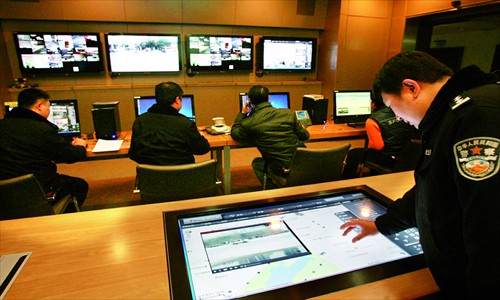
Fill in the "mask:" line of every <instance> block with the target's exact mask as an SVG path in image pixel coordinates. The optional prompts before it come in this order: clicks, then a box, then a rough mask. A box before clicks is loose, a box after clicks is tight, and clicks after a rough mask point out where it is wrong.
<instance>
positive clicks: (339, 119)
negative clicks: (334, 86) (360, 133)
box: [333, 90, 372, 124]
mask: <svg viewBox="0 0 500 300" xmlns="http://www.w3.org/2000/svg"><path fill="white" fill-rule="evenodd" d="M344 93H369V95H370V99H372V97H371V95H372V94H371V91H370V90H337V91H333V122H334V123H335V124H346V123H347V124H359V123H364V122H365V121H366V119H368V118H369V117H370V115H371V114H372V112H371V108H370V113H367V114H359V115H348V116H342V115H340V116H339V115H338V113H337V101H338V98H337V95H338V94H344Z"/></svg>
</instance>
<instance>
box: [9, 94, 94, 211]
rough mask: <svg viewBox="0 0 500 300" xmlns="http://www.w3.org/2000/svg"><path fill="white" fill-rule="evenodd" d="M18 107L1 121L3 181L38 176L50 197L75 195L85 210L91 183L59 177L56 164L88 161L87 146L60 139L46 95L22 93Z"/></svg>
mask: <svg viewBox="0 0 500 300" xmlns="http://www.w3.org/2000/svg"><path fill="white" fill-rule="evenodd" d="M17 105H18V107H16V108H14V109H13V110H12V111H10V112H8V113H7V114H6V115H5V118H4V119H3V120H0V179H9V178H14V177H18V176H21V175H26V174H34V175H35V177H36V178H37V179H38V181H39V182H40V184H41V185H42V186H43V188H44V190H45V191H46V192H47V194H51V193H56V199H59V198H60V197H63V196H66V195H69V194H70V195H73V196H75V197H76V199H77V201H78V204H79V205H80V206H81V205H82V204H83V202H84V201H85V198H86V197H87V192H88V188H89V187H88V184H87V182H86V181H85V180H83V179H82V178H78V177H72V176H68V175H63V174H58V173H57V165H56V162H64V163H74V162H77V161H81V160H85V158H86V157H87V150H86V149H85V147H86V146H87V142H86V141H85V140H83V139H80V138H75V139H74V140H73V142H72V143H69V142H66V141H65V140H64V139H63V138H61V137H60V136H59V134H58V133H57V131H58V128H57V126H56V125H54V124H52V123H51V122H49V121H48V120H47V118H48V116H49V114H50V102H49V94H48V93H46V92H45V91H43V90H40V89H36V88H29V89H25V90H22V91H21V92H20V93H19V96H18V99H17ZM71 211H75V208H74V207H73V205H68V208H67V209H66V212H71Z"/></svg>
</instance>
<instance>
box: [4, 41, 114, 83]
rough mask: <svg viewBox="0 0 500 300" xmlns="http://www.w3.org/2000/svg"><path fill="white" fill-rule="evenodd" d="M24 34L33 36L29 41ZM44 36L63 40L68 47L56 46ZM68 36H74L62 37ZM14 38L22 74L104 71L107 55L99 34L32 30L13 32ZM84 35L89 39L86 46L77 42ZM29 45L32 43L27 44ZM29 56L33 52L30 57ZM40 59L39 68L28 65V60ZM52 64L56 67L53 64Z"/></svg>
mask: <svg viewBox="0 0 500 300" xmlns="http://www.w3.org/2000/svg"><path fill="white" fill-rule="evenodd" d="M22 36H24V37H27V36H30V41H29V42H28V40H22V39H21V37H22ZM43 36H54V37H55V38H56V39H57V40H56V41H58V42H60V43H61V42H64V46H65V47H66V48H65V47H62V49H61V47H57V45H56V44H55V42H52V43H51V44H47V42H46V41H45V39H44V37H43ZM65 36H72V38H71V41H69V40H65V39H62V37H65ZM86 37H89V39H86ZM13 38H14V45H15V48H16V52H17V58H18V61H19V70H20V71H21V73H22V74H23V75H33V76H34V75H42V74H78V73H97V72H102V71H104V62H103V60H104V54H103V52H102V49H101V47H102V44H101V38H100V34H99V33H95V32H94V33H92V32H36V31H33V32H31V31H30V32H14V33H13ZM82 38H83V39H86V42H85V46H82V47H76V45H75V42H80V41H81V39H82ZM35 43H36V45H35ZM28 44H30V45H31V46H30V47H27V46H28ZM71 46H74V47H71ZM54 47H56V48H54ZM33 49H35V50H33ZM30 55H32V57H31V59H30ZM37 59H38V60H39V63H38V67H28V64H29V61H34V62H36V60H37ZM42 64H47V66H46V67H42ZM50 64H52V65H54V67H51V66H50Z"/></svg>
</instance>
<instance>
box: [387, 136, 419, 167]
mask: <svg viewBox="0 0 500 300" xmlns="http://www.w3.org/2000/svg"><path fill="white" fill-rule="evenodd" d="M421 153H422V141H421V140H410V141H409V142H408V144H407V145H406V146H405V147H404V148H403V151H401V154H399V156H398V158H397V160H396V164H395V165H394V168H393V169H392V172H393V173H394V172H404V171H411V170H415V167H416V165H417V161H418V159H419V158H420V154H421Z"/></svg>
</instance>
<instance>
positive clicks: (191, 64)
mask: <svg viewBox="0 0 500 300" xmlns="http://www.w3.org/2000/svg"><path fill="white" fill-rule="evenodd" d="M227 38H230V39H241V45H242V47H241V49H236V51H239V53H240V54H238V53H230V54H229V57H231V58H230V59H223V58H222V54H221V52H219V53H217V51H219V50H220V49H219V50H217V49H212V48H211V46H210V45H209V46H208V48H207V49H206V50H205V51H207V53H203V54H212V55H215V57H214V58H213V59H210V60H211V64H206V63H205V64H197V63H196V62H195V59H194V56H195V55H197V54H199V53H196V52H197V51H199V49H200V48H199V46H198V47H195V46H196V43H198V42H199V40H200V39H204V40H205V42H207V41H206V40H207V39H209V40H210V39H217V40H218V39H227ZM208 43H209V44H210V42H208ZM191 49H197V50H191ZM231 49H232V48H231ZM242 49H246V50H245V51H243V52H242ZM246 52H249V53H246ZM219 55H221V56H220V57H219ZM225 55H227V53H225ZM233 55H234V56H235V57H236V58H232V56H233ZM243 56H245V57H246V58H245V59H241V58H242V57H243ZM248 56H249V57H248ZM186 58H187V68H188V71H189V72H190V73H197V72H251V71H252V70H253V63H254V37H253V36H251V35H217V34H190V35H187V36H186ZM237 58H239V59H237Z"/></svg>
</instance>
